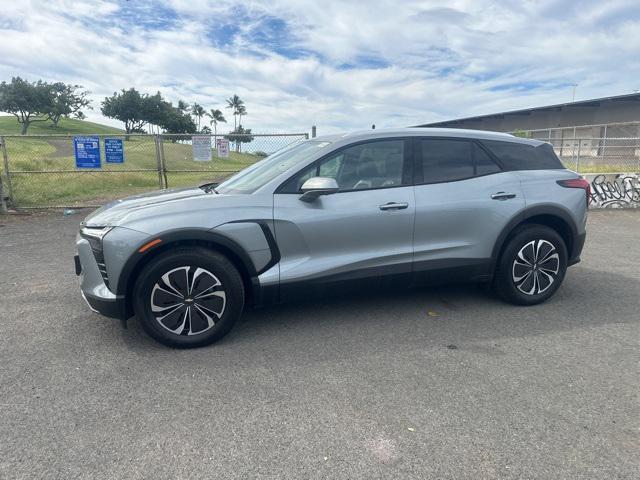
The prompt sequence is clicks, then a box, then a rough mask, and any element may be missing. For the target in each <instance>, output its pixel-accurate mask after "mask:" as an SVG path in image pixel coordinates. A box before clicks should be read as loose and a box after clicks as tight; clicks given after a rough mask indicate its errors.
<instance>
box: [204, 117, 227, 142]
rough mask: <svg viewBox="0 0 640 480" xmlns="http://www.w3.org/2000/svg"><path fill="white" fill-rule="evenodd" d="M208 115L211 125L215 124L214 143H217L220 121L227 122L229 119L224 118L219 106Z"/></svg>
mask: <svg viewBox="0 0 640 480" xmlns="http://www.w3.org/2000/svg"><path fill="white" fill-rule="evenodd" d="M207 117H209V118H210V119H211V120H210V121H209V125H213V144H214V145H216V137H217V135H218V122H222V123H227V120H226V119H225V118H224V115H223V114H222V112H221V111H220V110H218V109H217V108H215V109H214V108H212V109H211V111H210V112H209V113H207ZM216 147H217V145H216Z"/></svg>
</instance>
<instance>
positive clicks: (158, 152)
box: [153, 135, 164, 190]
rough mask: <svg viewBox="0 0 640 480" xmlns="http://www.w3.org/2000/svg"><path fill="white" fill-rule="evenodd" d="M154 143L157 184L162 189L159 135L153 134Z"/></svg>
mask: <svg viewBox="0 0 640 480" xmlns="http://www.w3.org/2000/svg"><path fill="white" fill-rule="evenodd" d="M153 139H154V142H155V145H156V168H157V170H158V186H159V187H160V190H162V189H163V188H164V187H163V182H162V160H161V158H160V135H154V136H153Z"/></svg>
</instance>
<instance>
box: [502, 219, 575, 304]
mask: <svg viewBox="0 0 640 480" xmlns="http://www.w3.org/2000/svg"><path fill="white" fill-rule="evenodd" d="M536 252H537V253H536ZM556 254H557V255H556ZM536 255H537V257H536ZM566 271H567V247H566V245H565V243H564V240H563V239H562V237H561V236H560V235H559V234H558V233H557V232H556V231H555V230H553V229H551V228H549V227H546V226H544V225H537V224H526V225H522V226H520V227H518V228H517V229H516V230H515V231H514V232H513V233H512V234H511V235H510V236H509V239H508V240H507V242H506V244H505V246H504V248H503V250H502V254H501V255H500V258H499V259H498V265H497V266H496V272H495V276H494V281H493V287H494V289H495V291H496V293H497V294H498V295H499V296H500V297H501V298H502V299H503V300H505V301H507V302H509V303H513V304H515V305H535V304H538V303H542V302H544V301H545V300H548V299H549V298H550V297H551V296H553V294H554V293H555V292H556V290H558V288H559V287H560V285H561V284H562V281H563V280H564V276H565V273H566Z"/></svg>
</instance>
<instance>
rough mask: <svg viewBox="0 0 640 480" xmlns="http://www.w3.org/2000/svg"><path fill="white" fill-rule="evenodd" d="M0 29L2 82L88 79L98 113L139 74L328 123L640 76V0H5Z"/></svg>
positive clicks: (435, 111) (265, 116)
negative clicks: (106, 100)
mask: <svg viewBox="0 0 640 480" xmlns="http://www.w3.org/2000/svg"><path fill="white" fill-rule="evenodd" d="M0 39H1V40H0V79H6V80H8V79H10V78H11V77H12V76H21V77H23V78H27V79H29V80H36V79H40V78H42V79H45V80H49V81H64V82H67V83H79V84H82V85H83V86H85V87H86V88H87V89H88V90H90V91H91V92H92V99H93V100H94V110H93V111H90V112H88V117H89V118H90V119H92V120H95V121H105V119H104V118H103V117H102V116H101V114H100V109H99V103H100V101H101V100H102V99H103V98H104V97H105V96H106V95H110V94H111V93H113V92H114V91H116V90H119V89H121V88H128V87H131V86H135V87H136V88H137V89H139V90H141V91H143V92H148V93H154V92H156V91H160V92H162V94H163V95H164V96H165V97H167V98H169V99H170V100H172V101H174V102H175V101H176V100H177V99H184V100H187V101H189V102H193V101H197V102H198V103H200V104H202V105H204V106H205V107H206V108H212V107H213V108H221V109H222V107H223V106H224V100H225V99H226V98H228V97H229V96H231V95H232V94H234V93H237V94H238V95H240V96H241V97H242V98H243V99H244V100H245V102H246V104H247V109H248V112H249V115H248V117H247V118H246V120H244V121H243V123H244V124H245V125H246V126H248V127H251V128H253V129H254V131H260V132H273V131H308V130H309V128H310V126H311V125H313V124H316V125H318V129H319V131H320V132H322V133H328V132H333V131H336V130H344V129H355V128H368V127H369V126H370V125H371V124H372V123H375V124H376V125H377V126H379V127H393V126H406V125H413V124H417V123H425V122H431V121H437V120H445V119H450V118H457V117H465V116H470V115H478V114H484V113H492V112H499V111H504V110H512V109H517V108H524V107H532V106H538V105H543V104H551V103H561V102H566V101H570V100H571V95H572V88H573V87H572V86H571V85H572V84H574V83H577V84H578V87H577V90H576V100H579V99H586V98H593V97H600V96H609V95H617V94H625V93H631V92H632V91H633V90H637V89H640V53H639V52H640V8H639V5H638V2H637V0H626V1H623V0H607V1H603V0H596V1H591V0H586V1H570V0H540V1H533V0H525V1H515V0H495V1H484V0H446V1H424V0H423V1H414V0H403V1H391V0H390V1H386V0H360V1H334V0H265V1H263V0H245V1H242V2H234V1H227V0H215V1H205V0H166V1H145V0H131V1H124V0H120V1H116V0H112V1H109V0H95V1H89V0H68V1H67V0H46V1H36V0H33V1H29V0H20V1H17V0H1V7H0ZM228 117H231V115H228ZM105 123H111V124H117V122H116V123H114V122H113V121H106V122H105Z"/></svg>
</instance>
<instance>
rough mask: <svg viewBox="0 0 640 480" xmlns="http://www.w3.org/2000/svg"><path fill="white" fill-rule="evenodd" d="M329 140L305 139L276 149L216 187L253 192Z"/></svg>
mask: <svg viewBox="0 0 640 480" xmlns="http://www.w3.org/2000/svg"><path fill="white" fill-rule="evenodd" d="M327 145H329V142H317V141H313V140H310V141H305V142H302V143H294V144H293V145H290V146H288V147H285V148H283V149H281V150H278V151H277V152H275V153H274V154H272V155H269V156H268V157H267V158H265V159H264V160H261V161H259V162H257V163H255V164H253V165H251V166H250V167H248V168H245V169H244V170H242V171H240V172H238V173H237V174H235V175H234V176H232V177H231V178H229V179H227V180H226V181H224V182H222V183H221V184H220V185H218V186H217V187H216V191H217V192H219V193H253V192H255V191H256V190H257V189H258V188H260V187H262V186H263V185H266V184H267V183H269V182H270V181H271V180H273V179H274V178H276V177H277V176H278V175H280V174H281V173H283V172H286V171H287V170H289V169H290V168H291V167H293V166H294V165H296V164H297V163H299V162H302V161H304V160H306V159H308V158H310V157H311V156H313V155H315V154H316V153H317V152H318V151H319V150H320V149H322V148H324V147H326V146H327Z"/></svg>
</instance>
